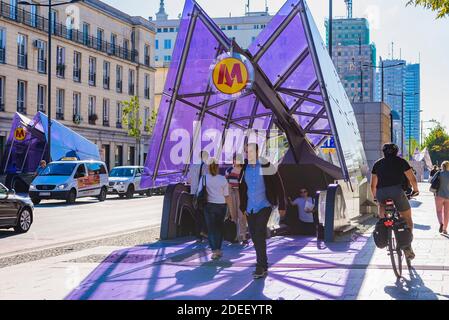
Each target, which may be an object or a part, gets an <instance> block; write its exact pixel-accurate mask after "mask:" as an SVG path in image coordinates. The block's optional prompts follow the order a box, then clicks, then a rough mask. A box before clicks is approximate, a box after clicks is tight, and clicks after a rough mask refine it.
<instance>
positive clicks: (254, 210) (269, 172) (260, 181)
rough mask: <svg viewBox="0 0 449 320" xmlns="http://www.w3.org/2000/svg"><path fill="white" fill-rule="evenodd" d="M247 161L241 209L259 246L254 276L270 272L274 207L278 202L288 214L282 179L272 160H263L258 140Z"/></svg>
mask: <svg viewBox="0 0 449 320" xmlns="http://www.w3.org/2000/svg"><path fill="white" fill-rule="evenodd" d="M246 153H247V161H246V163H245V165H244V166H243V169H242V173H241V175H240V184H239V194H240V210H242V212H244V214H245V215H246V217H247V220H248V227H249V232H250V234H251V238H252V240H253V243H254V248H255V250H256V257H257V264H256V270H255V272H254V273H253V277H254V279H259V278H263V277H266V276H267V275H268V257H267V243H266V237H267V225H268V220H269V219H270V215H271V212H272V210H273V207H275V206H278V209H279V214H280V216H281V217H284V216H285V192H284V186H283V185H282V180H281V177H280V175H279V173H278V172H277V170H275V168H274V166H273V165H271V164H270V163H266V164H261V162H259V156H258V153H259V147H258V145H257V144H256V143H250V144H248V145H247V146H246Z"/></svg>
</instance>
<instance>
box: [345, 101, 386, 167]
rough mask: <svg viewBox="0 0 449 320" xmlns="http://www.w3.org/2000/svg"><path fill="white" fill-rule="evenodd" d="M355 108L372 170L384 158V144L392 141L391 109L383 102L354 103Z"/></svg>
mask: <svg viewBox="0 0 449 320" xmlns="http://www.w3.org/2000/svg"><path fill="white" fill-rule="evenodd" d="M353 107H354V113H355V116H356V119H357V124H358V125H359V130H360V135H361V136H362V141H363V146H364V148H365V153H366V158H367V161H368V165H369V167H370V169H371V168H372V167H373V164H374V162H376V160H377V159H379V158H381V157H382V146H383V144H384V143H388V142H390V141H391V122H390V110H391V109H390V107H389V106H388V105H386V104H385V103H381V102H364V103H354V104H353Z"/></svg>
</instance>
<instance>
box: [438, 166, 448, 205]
mask: <svg viewBox="0 0 449 320" xmlns="http://www.w3.org/2000/svg"><path fill="white" fill-rule="evenodd" d="M439 175H440V188H439V189H438V192H437V196H439V197H442V198H446V199H449V171H441V172H440V173H439Z"/></svg>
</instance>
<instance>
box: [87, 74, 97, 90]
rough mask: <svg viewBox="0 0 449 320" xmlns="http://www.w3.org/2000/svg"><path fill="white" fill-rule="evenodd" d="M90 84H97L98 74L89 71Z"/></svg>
mask: <svg viewBox="0 0 449 320" xmlns="http://www.w3.org/2000/svg"><path fill="white" fill-rule="evenodd" d="M89 85H90V86H93V87H95V86H96V85H97V74H96V73H89Z"/></svg>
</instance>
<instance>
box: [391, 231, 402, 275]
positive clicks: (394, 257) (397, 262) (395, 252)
mask: <svg viewBox="0 0 449 320" xmlns="http://www.w3.org/2000/svg"><path fill="white" fill-rule="evenodd" d="M388 251H389V252H390V259H391V265H392V266H393V271H394V274H395V275H396V277H397V278H400V277H401V276H402V257H403V256H402V251H401V249H398V248H397V242H396V237H395V235H394V232H393V229H392V228H388Z"/></svg>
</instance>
